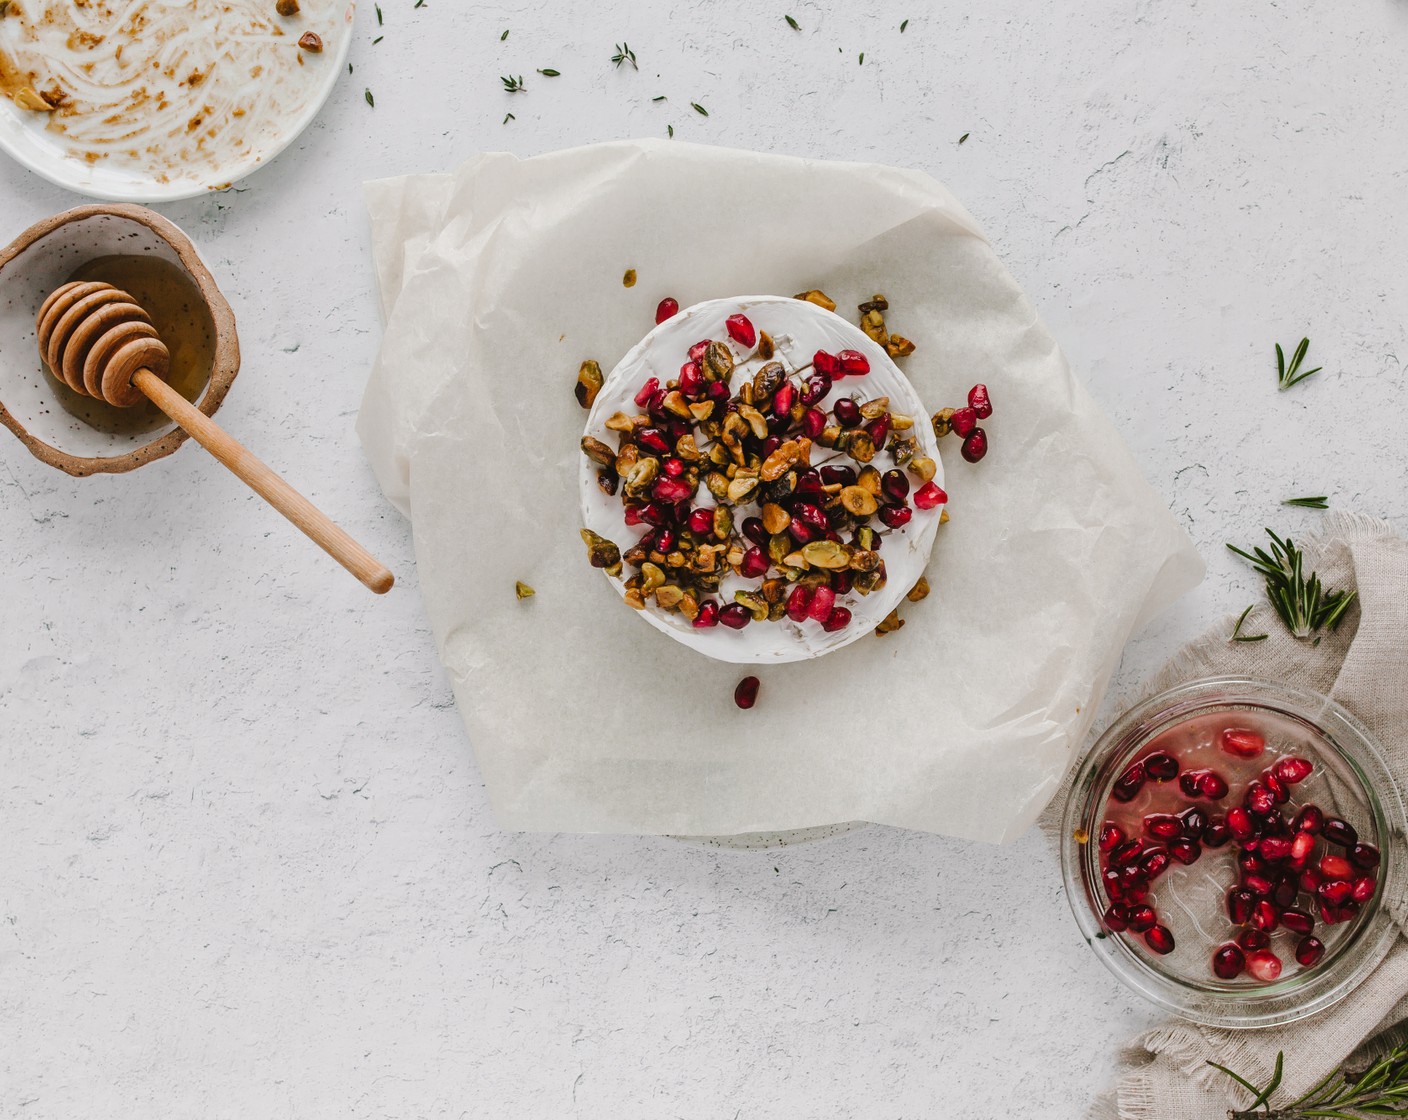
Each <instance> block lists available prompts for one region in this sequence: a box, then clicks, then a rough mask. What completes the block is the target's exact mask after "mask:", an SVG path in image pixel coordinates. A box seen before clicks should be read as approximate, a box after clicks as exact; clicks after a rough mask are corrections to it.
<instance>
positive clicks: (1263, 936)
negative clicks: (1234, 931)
mask: <svg viewBox="0 0 1408 1120" xmlns="http://www.w3.org/2000/svg"><path fill="white" fill-rule="evenodd" d="M1237 944H1238V945H1240V946H1241V947H1242V948H1243V949H1265V948H1266V947H1267V946H1268V945H1270V944H1271V935H1270V934H1269V933H1265V932H1263V931H1262V930H1259V929H1244V930H1243V931H1242V932H1241V933H1239V934H1238V935H1237Z"/></svg>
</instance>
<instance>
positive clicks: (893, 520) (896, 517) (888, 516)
mask: <svg viewBox="0 0 1408 1120" xmlns="http://www.w3.org/2000/svg"><path fill="white" fill-rule="evenodd" d="M879 516H880V520H881V522H882V523H883V524H885V525H887V526H889V527H890V528H891V529H903V528H904V527H905V526H906V525H908V524H909V522H910V519H911V518H913V517H914V511H913V510H912V509H910V508H909V507H908V506H881V507H880V514H879Z"/></svg>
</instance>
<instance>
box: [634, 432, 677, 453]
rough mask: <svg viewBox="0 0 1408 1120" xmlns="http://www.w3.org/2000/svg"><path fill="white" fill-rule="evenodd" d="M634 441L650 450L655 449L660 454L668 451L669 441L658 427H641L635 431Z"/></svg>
mask: <svg viewBox="0 0 1408 1120" xmlns="http://www.w3.org/2000/svg"><path fill="white" fill-rule="evenodd" d="M636 442H637V443H638V444H640V445H641V446H642V447H644V448H646V449H647V450H650V451H657V452H659V453H660V454H662V455H665V454H668V453H669V451H670V441H669V440H667V439H666V438H665V433H664V432H662V431H661V430H660V429H659V428H641V429H639V430H638V431H637V432H636Z"/></svg>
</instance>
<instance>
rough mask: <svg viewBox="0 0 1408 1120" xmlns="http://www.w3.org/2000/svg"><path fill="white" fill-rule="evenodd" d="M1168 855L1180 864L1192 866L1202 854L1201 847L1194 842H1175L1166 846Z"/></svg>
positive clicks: (1183, 840) (1182, 840) (1181, 840)
mask: <svg viewBox="0 0 1408 1120" xmlns="http://www.w3.org/2000/svg"><path fill="white" fill-rule="evenodd" d="M1168 854H1169V855H1171V856H1172V857H1173V858H1174V859H1176V860H1177V861H1178V862H1179V863H1182V864H1194V863H1197V862H1198V857H1200V856H1201V855H1202V854H1203V849H1202V845H1200V844H1199V843H1198V842H1197V841H1196V840H1185V839H1180V840H1175V841H1173V842H1172V843H1171V844H1169V846H1168Z"/></svg>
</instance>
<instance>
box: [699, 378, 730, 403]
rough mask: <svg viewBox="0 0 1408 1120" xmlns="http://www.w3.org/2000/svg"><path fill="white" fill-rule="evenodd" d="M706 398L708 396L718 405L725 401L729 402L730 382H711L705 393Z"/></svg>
mask: <svg viewBox="0 0 1408 1120" xmlns="http://www.w3.org/2000/svg"><path fill="white" fill-rule="evenodd" d="M705 396H707V397H708V398H709V399H710V400H711V401H714V402H715V403H716V404H717V403H720V402H723V401H727V400H728V398H729V387H728V382H727V381H711V382H710V383H709V388H708V389H707V390H706V391H705Z"/></svg>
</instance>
